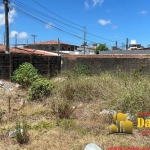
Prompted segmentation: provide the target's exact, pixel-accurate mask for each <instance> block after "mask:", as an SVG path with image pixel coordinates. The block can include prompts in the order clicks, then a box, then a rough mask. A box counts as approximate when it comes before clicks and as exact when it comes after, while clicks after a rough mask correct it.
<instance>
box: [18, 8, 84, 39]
mask: <svg viewBox="0 0 150 150" xmlns="http://www.w3.org/2000/svg"><path fill="white" fill-rule="evenodd" d="M17 11H18V12H19V13H21V14H23V15H25V16H28V17H30V18H32V19H34V20H37V21H39V22H41V23H44V24H46V22H44V21H43V20H41V19H39V18H36V17H34V16H32V15H31V14H28V13H26V12H24V11H22V10H20V9H18V8H17ZM51 26H52V27H53V28H55V29H57V30H59V31H62V32H65V33H67V34H70V35H72V36H75V37H77V38H80V39H83V38H82V37H80V36H77V35H74V34H72V33H70V32H67V31H65V30H62V29H60V28H58V27H55V26H53V25H51Z"/></svg>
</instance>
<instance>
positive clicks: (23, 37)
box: [10, 31, 28, 39]
mask: <svg viewBox="0 0 150 150" xmlns="http://www.w3.org/2000/svg"><path fill="white" fill-rule="evenodd" d="M15 34H17V38H19V39H26V38H28V34H27V33H26V32H20V33H19V32H17V31H11V32H10V37H11V38H14V37H15Z"/></svg>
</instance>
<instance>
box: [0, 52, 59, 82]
mask: <svg viewBox="0 0 150 150" xmlns="http://www.w3.org/2000/svg"><path fill="white" fill-rule="evenodd" d="M24 62H30V63H31V64H33V66H34V67H35V68H36V69H38V72H39V73H40V74H41V75H44V76H47V77H52V76H54V75H55V74H56V72H60V70H61V57H60V56H38V55H28V54H2V53H0V79H10V76H11V75H12V73H13V71H14V70H16V69H18V67H19V65H21V64H22V63H24Z"/></svg>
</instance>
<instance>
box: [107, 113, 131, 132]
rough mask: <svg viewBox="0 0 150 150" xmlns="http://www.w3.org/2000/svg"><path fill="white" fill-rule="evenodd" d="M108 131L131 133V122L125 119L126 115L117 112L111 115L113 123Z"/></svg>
mask: <svg viewBox="0 0 150 150" xmlns="http://www.w3.org/2000/svg"><path fill="white" fill-rule="evenodd" d="M108 128H109V133H129V134H132V131H133V122H132V121H130V120H127V115H126V114H123V113H117V114H114V115H113V124H112V125H110V126H109V127H108Z"/></svg>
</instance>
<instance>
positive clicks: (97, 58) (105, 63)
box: [61, 55, 150, 73]
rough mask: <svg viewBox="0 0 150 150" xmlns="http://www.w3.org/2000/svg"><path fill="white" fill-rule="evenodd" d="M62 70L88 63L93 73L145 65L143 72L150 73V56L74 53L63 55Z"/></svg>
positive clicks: (130, 69)
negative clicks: (72, 54)
mask: <svg viewBox="0 0 150 150" xmlns="http://www.w3.org/2000/svg"><path fill="white" fill-rule="evenodd" d="M61 59H62V62H61V63H62V67H61V70H62V71H67V70H72V69H73V68H74V67H75V66H80V65H87V66H89V67H90V69H91V70H92V72H93V73H99V72H100V71H109V70H112V71H114V72H116V71H117V70H122V71H135V70H138V69H139V68H140V67H141V66H144V69H143V72H144V73H150V56H141V55H135V56H131V55H128V56H127V55H126V56H125V55H124V56H121V55H120V56H117V55H116V56H115V55H112V56H111V55H109V56H108V55H107V56H104V55H103V56H101V55H87V56H86V55H85V56H84V55H76V56H75V55H74V56H69V55H68V56H65V55H64V56H62V58H61Z"/></svg>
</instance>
